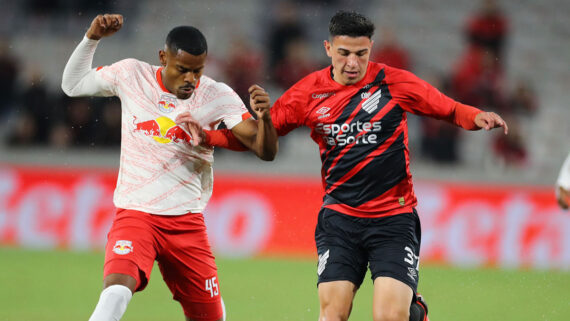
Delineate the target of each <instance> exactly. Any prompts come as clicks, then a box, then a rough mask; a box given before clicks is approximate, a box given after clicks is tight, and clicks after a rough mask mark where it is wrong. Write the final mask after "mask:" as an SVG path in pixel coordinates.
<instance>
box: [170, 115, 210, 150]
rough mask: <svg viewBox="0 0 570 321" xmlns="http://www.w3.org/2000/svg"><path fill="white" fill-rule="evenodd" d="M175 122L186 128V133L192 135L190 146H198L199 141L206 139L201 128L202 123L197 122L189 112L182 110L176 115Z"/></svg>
mask: <svg viewBox="0 0 570 321" xmlns="http://www.w3.org/2000/svg"><path fill="white" fill-rule="evenodd" d="M175 122H176V124H178V125H179V126H180V127H182V128H183V129H184V130H186V132H187V133H190V135H192V146H198V145H200V143H202V142H204V141H206V133H205V132H204V129H203V128H202V125H200V123H198V121H197V120H196V119H194V117H192V115H190V112H184V113H181V114H179V115H178V116H176V120H175Z"/></svg>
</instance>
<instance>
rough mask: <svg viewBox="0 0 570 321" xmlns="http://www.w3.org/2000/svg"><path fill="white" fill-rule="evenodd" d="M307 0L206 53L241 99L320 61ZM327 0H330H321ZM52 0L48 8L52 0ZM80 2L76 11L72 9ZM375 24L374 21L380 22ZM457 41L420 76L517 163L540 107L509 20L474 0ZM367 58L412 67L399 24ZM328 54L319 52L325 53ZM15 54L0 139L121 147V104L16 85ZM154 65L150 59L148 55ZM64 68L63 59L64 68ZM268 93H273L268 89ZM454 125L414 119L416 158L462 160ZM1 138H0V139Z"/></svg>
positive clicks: (108, 8)
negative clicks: (476, 116) (513, 61)
mask: <svg viewBox="0 0 570 321" xmlns="http://www.w3.org/2000/svg"><path fill="white" fill-rule="evenodd" d="M311 2H314V1H308V2H307V3H300V2H291V1H279V2H275V4H274V6H276V7H275V8H274V12H275V16H274V18H273V19H271V20H270V25H269V27H268V28H267V30H266V31H265V37H266V39H265V41H264V47H263V48H262V49H261V50H258V49H255V48H258V47H256V46H253V45H252V44H251V43H250V42H249V41H251V40H248V39H247V37H245V36H244V37H243V38H241V37H236V38H235V39H233V43H232V44H231V45H230V46H229V48H230V49H229V50H228V51H227V52H226V53H225V56H223V55H219V53H218V55H217V56H215V54H214V57H212V58H211V60H210V61H214V62H215V63H216V65H217V67H218V69H219V70H220V71H221V73H222V77H221V78H222V79H221V80H224V81H226V82H227V83H228V85H230V86H231V87H232V88H233V89H234V90H235V91H236V92H237V93H238V94H239V96H240V97H241V98H242V99H243V100H244V103H245V104H246V105H248V103H249V102H248V100H249V98H248V93H247V89H248V87H249V85H250V84H253V83H264V84H266V83H270V84H271V87H272V89H274V91H276V92H279V93H281V92H283V91H284V90H286V89H287V88H288V87H290V86H291V85H292V84H294V83H295V82H296V81H298V80H300V79H301V78H302V77H304V76H305V75H307V74H309V73H310V72H312V71H315V70H318V69H320V68H323V67H325V66H326V65H327V60H326V59H324V60H323V57H322V56H324V55H323V54H321V55H319V56H316V55H315V54H313V52H312V51H311V48H313V47H314V46H313V45H314V44H312V43H311V40H310V35H309V31H310V26H309V25H308V24H307V22H306V21H304V20H302V19H300V15H299V9H300V7H301V6H303V5H308V4H309V3H311ZM325 2H334V1H325ZM22 3H23V4H22V5H24V6H27V9H26V11H27V12H29V14H30V15H36V16H37V15H43V14H45V12H50V11H51V10H64V9H65V10H82V12H83V13H84V14H85V15H86V16H94V14H95V13H99V12H103V11H104V12H113V11H114V10H115V9H116V8H114V6H115V5H116V2H113V1H98V2H96V5H94V3H95V2H92V1H66V0H59V1H42V0H28V1H24V2H22ZM54 3H55V5H54ZM78 8H79V9H78ZM378 27H380V26H378ZM463 34H464V42H465V48H464V50H463V53H462V55H461V56H460V57H459V59H458V61H456V62H452V65H450V66H442V67H444V68H446V67H447V70H449V72H447V73H445V74H443V73H442V74H437V75H432V76H431V77H430V78H425V77H424V78H425V80H427V81H428V82H430V83H431V84H432V85H434V86H435V87H437V88H438V89H440V90H441V91H442V92H444V93H445V94H446V95H448V96H450V97H452V98H454V99H456V100H458V101H460V102H463V103H465V104H469V105H473V106H477V107H480V108H482V109H485V110H487V111H495V112H497V113H499V114H500V115H501V116H503V118H505V119H506V120H507V122H508V124H509V130H510V132H509V135H507V136H504V135H500V134H499V133H496V136H494V139H493V146H492V149H493V151H494V153H495V155H496V157H497V158H499V159H501V160H502V161H504V162H505V163H508V164H512V165H517V166H525V164H526V162H527V146H526V142H525V140H524V138H523V137H524V135H521V130H520V127H521V126H520V120H521V119H522V118H525V117H531V116H532V115H533V114H534V113H535V112H537V109H538V103H537V102H536V101H535V98H534V97H536V96H535V94H534V93H533V90H534V88H533V84H532V83H531V82H529V80H526V79H520V80H518V81H517V83H515V84H511V83H508V81H507V78H506V76H505V74H506V72H507V70H506V68H507V66H508V64H507V61H508V41H509V35H510V30H509V18H508V16H507V15H506V14H505V13H504V12H503V11H502V10H501V8H500V6H499V4H498V3H497V1H495V0H482V1H481V4H480V8H479V9H478V10H477V11H476V12H473V13H472V14H471V16H470V17H469V18H468V19H467V21H466V22H465V26H464V30H463ZM374 40H375V45H374V48H373V52H372V55H371V60H373V61H377V62H383V63H386V64H388V65H391V66H394V67H397V68H402V69H406V70H409V71H412V72H414V57H413V56H412V54H411V53H409V52H408V50H407V49H406V48H405V45H403V44H404V43H405V39H399V38H398V36H397V30H391V29H389V28H379V29H378V30H377V32H376V35H375V39H374ZM324 58H326V57H324ZM22 63H23V62H22V61H19V60H18V57H16V56H14V55H13V54H11V51H10V50H9V48H8V46H7V44H5V43H0V90H2V91H3V92H2V97H3V100H2V101H0V123H2V121H3V123H7V124H8V125H7V126H9V127H10V130H8V131H6V132H7V133H8V134H7V135H4V137H5V141H4V142H3V143H4V144H5V145H8V146H13V147H21V146H30V145H45V146H53V147H57V148H70V147H78V146H96V147H116V146H118V145H119V144H120V135H121V133H120V130H121V110H120V101H119V100H118V99H117V98H68V97H66V96H65V95H64V94H63V93H62V92H61V91H56V92H53V91H50V90H49V88H51V87H53V86H48V84H46V81H45V80H44V79H43V78H42V76H41V74H40V73H38V74H37V75H32V76H31V79H29V80H28V81H25V82H24V84H26V85H25V86H24V87H23V88H22V86H20V85H18V83H17V80H18V78H19V77H20V75H19V72H20V70H19V68H20V66H21V65H20V64H22ZM151 63H152V62H151ZM62 68H63V66H62ZM273 97H274V99H276V98H277V95H273ZM460 135H461V131H460V130H458V129H457V128H456V127H454V126H452V125H449V124H447V123H445V122H442V121H438V120H433V119H429V118H425V117H422V119H421V144H420V153H421V155H422V157H424V158H426V159H431V160H433V161H435V162H441V163H455V162H458V161H459V160H460V157H459V155H458V142H459V138H460ZM0 137H2V136H0Z"/></svg>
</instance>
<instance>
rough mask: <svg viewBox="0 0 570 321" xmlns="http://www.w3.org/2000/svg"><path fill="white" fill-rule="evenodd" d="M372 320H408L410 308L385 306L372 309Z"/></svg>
mask: <svg viewBox="0 0 570 321" xmlns="http://www.w3.org/2000/svg"><path fill="white" fill-rule="evenodd" d="M373 319H374V321H409V319H410V310H409V309H408V308H405V309H404V308H398V307H386V308H384V309H378V310H376V311H374V316H373Z"/></svg>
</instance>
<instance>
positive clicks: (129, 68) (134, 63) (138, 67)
mask: <svg viewBox="0 0 570 321" xmlns="http://www.w3.org/2000/svg"><path fill="white" fill-rule="evenodd" d="M111 67H112V68H113V69H115V70H117V71H122V72H125V73H128V74H133V73H144V72H153V70H154V69H153V66H152V65H151V64H149V63H148V62H144V61H141V60H138V59H135V58H125V59H122V60H119V61H117V62H115V63H114V64H113V65H111Z"/></svg>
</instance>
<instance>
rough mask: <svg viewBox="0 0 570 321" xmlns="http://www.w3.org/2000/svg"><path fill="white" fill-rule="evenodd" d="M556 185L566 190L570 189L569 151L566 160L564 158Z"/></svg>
mask: <svg viewBox="0 0 570 321" xmlns="http://www.w3.org/2000/svg"><path fill="white" fill-rule="evenodd" d="M556 185H557V186H559V187H562V188H564V189H565V190H570V153H568V156H567V157H566V160H564V163H563V164H562V168H560V173H559V174H558V179H557V181H556ZM557 190H558V189H557Z"/></svg>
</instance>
